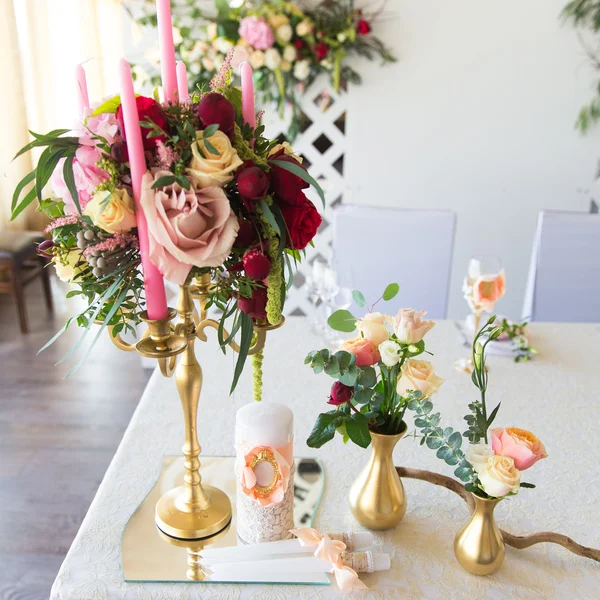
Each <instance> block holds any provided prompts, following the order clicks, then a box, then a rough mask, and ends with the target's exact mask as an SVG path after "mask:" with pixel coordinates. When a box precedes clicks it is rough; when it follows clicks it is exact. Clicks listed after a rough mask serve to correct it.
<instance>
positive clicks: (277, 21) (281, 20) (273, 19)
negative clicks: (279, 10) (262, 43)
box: [267, 14, 290, 29]
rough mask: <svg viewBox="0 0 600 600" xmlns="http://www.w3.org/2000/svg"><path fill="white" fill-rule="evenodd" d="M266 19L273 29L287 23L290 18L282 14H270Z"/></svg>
mask: <svg viewBox="0 0 600 600" xmlns="http://www.w3.org/2000/svg"><path fill="white" fill-rule="evenodd" d="M267 20H268V21H269V25H270V26H271V27H272V28H273V29H277V28H278V27H281V26H282V25H287V24H288V23H289V22H290V20H289V19H288V18H287V17H286V16H285V15H282V14H272V15H270V16H269V17H267Z"/></svg>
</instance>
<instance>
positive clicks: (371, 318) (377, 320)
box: [356, 312, 390, 346]
mask: <svg viewBox="0 0 600 600" xmlns="http://www.w3.org/2000/svg"><path fill="white" fill-rule="evenodd" d="M387 318H388V317H387V316H386V315H382V314H381V313H378V312H375V313H367V314H366V315H365V316H364V317H363V318H362V319H359V320H358V321H356V329H358V331H360V332H361V333H362V334H363V337H365V338H367V339H368V340H369V341H370V342H372V343H373V345H375V346H379V344H381V343H383V342H385V341H386V340H388V339H389V337H390V333H389V331H388V329H387V327H386V326H385V322H386V319H387Z"/></svg>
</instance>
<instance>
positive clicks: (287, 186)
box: [269, 148, 308, 204]
mask: <svg viewBox="0 0 600 600" xmlns="http://www.w3.org/2000/svg"><path fill="white" fill-rule="evenodd" d="M275 160H276V161H278V162H285V163H290V164H294V165H298V166H299V167H301V168H302V169H304V170H305V171H306V169H305V168H304V167H303V166H302V165H301V164H300V163H299V162H298V161H297V160H296V159H295V158H294V157H293V156H290V155H289V154H286V153H285V149H284V148H282V149H281V150H279V152H277V153H276V154H273V155H272V156H270V157H269V166H270V167H271V190H273V193H274V194H275V195H276V196H277V198H279V200H281V201H282V202H285V203H287V204H295V203H296V202H297V199H298V192H300V190H303V189H306V188H307V187H308V183H307V182H306V181H304V180H303V179H302V178H300V177H298V175H294V173H292V172H290V171H288V170H287V169H284V168H283V167H280V166H279V165H276V164H274V163H273V161H275Z"/></svg>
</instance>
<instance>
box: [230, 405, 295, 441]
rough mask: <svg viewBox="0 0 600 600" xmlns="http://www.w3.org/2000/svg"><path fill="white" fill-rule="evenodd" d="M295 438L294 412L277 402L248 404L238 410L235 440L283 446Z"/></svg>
mask: <svg viewBox="0 0 600 600" xmlns="http://www.w3.org/2000/svg"><path fill="white" fill-rule="evenodd" d="M293 439H294V413H292V411H291V410H290V409H289V408H288V407H287V406H285V405H283V404H277V403H275V402H254V403H252V404H246V406H243V407H242V408H240V409H239V410H238V412H237V416H236V419H235V442H236V444H238V443H245V444H247V445H249V446H272V447H273V448H281V447H283V446H286V445H287V444H289V443H290V442H291V441H292V440H293Z"/></svg>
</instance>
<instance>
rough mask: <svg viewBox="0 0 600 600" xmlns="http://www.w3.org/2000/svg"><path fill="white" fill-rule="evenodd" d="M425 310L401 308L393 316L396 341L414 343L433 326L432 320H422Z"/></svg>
mask: <svg viewBox="0 0 600 600" xmlns="http://www.w3.org/2000/svg"><path fill="white" fill-rule="evenodd" d="M426 314H427V311H425V310H413V309H412V308H401V309H400V310H399V311H398V314H397V315H396V316H395V317H394V323H393V324H394V332H395V333H396V337H397V338H398V341H400V342H402V343H404V344H416V343H417V342H420V341H421V340H422V339H423V337H424V336H425V334H426V333H427V332H428V331H429V330H430V329H432V328H433V326H434V325H435V322H434V321H424V320H423V317H424V316H425V315H426Z"/></svg>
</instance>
